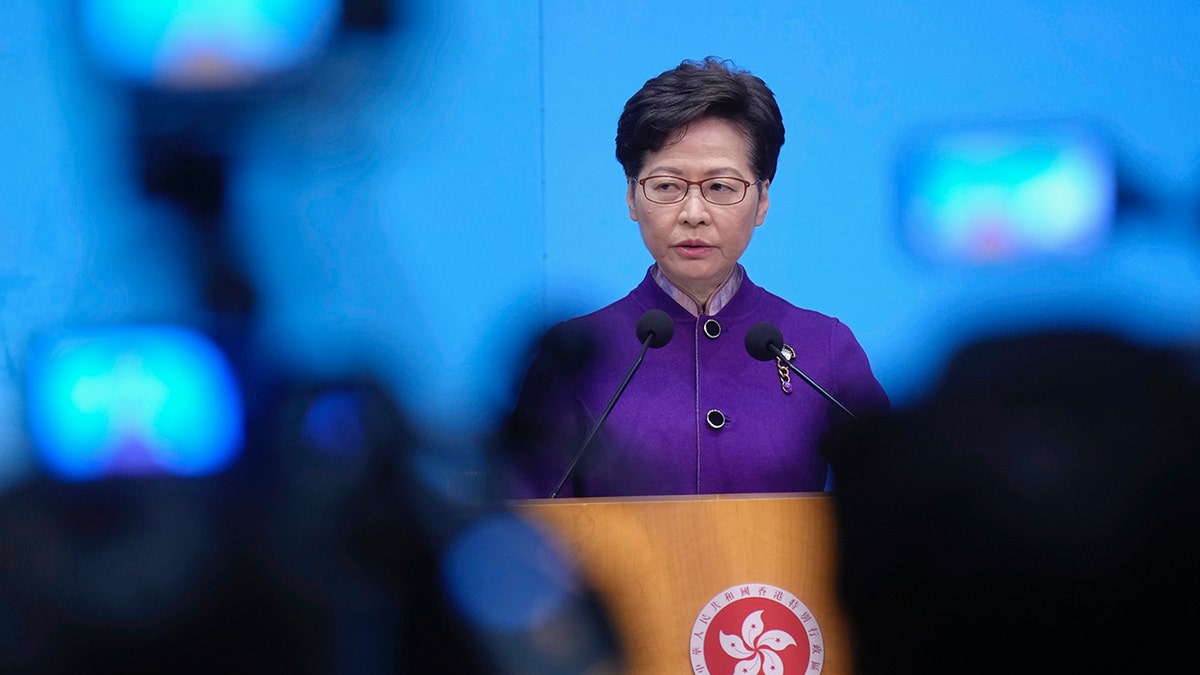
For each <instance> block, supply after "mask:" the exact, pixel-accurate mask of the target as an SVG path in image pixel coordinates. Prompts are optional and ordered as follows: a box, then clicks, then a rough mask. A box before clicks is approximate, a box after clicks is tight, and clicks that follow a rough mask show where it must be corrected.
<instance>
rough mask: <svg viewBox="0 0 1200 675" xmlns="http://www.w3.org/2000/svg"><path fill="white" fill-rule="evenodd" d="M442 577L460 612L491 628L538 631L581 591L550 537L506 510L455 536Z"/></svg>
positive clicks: (474, 524)
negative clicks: (505, 512)
mask: <svg viewBox="0 0 1200 675" xmlns="http://www.w3.org/2000/svg"><path fill="white" fill-rule="evenodd" d="M442 576H443V579H444V581H445V584H446V589H447V591H448V592H449V595H450V597H451V599H453V600H454V602H455V604H456V605H457V606H458V608H459V610H460V611H461V612H462V613H463V614H464V615H465V616H466V617H467V618H468V619H469V620H470V621H471V622H472V624H474V625H475V626H476V627H478V628H481V629H484V630H491V631H503V632H522V631H531V630H535V629H536V628H538V627H539V626H540V625H541V624H542V623H544V622H545V621H547V620H549V619H550V618H552V617H554V616H555V615H556V614H558V613H559V612H561V611H562V610H563V609H564V607H566V605H567V604H568V602H569V601H570V599H571V597H572V595H574V594H575V593H576V592H577V591H578V589H577V587H576V584H577V579H576V578H575V570H574V568H573V566H572V565H571V564H570V562H569V561H568V559H567V558H566V557H565V556H564V555H563V554H562V553H561V552H560V551H559V550H558V549H557V548H556V547H555V546H554V545H552V543H551V541H550V540H549V539H547V538H546V537H545V536H544V535H542V534H541V533H540V532H538V531H537V530H536V529H535V528H534V527H533V526H532V525H530V524H529V523H528V522H526V521H524V520H522V519H520V518H518V517H516V516H513V515H509V514H503V513H496V514H492V515H489V516H486V517H484V518H481V519H480V520H478V521H477V522H475V523H472V524H471V525H470V526H469V527H468V528H466V529H465V530H464V531H463V532H462V533H460V534H459V535H458V536H457V537H456V538H455V540H454V541H453V542H452V543H451V545H450V546H449V547H448V548H447V550H446V553H445V555H444V557H443V560H442Z"/></svg>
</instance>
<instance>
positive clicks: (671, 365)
mask: <svg viewBox="0 0 1200 675" xmlns="http://www.w3.org/2000/svg"><path fill="white" fill-rule="evenodd" d="M783 139H784V129H783V118H782V116H781V114H780V112H779V107H778V105H777V104H776V102H775V97H774V94H772V93H771V90H770V89H768V88H767V86H766V84H765V83H764V82H763V81H762V80H761V79H759V78H758V77H755V76H754V75H751V74H750V73H748V72H745V71H740V70H737V69H735V68H733V67H731V66H730V65H729V64H728V63H726V62H723V61H720V60H718V59H715V58H712V57H710V58H708V59H707V60H705V61H704V62H691V61H685V62H683V63H682V64H680V65H679V67H677V68H674V69H672V70H669V71H667V72H665V73H663V74H661V75H659V76H658V77H656V78H653V79H651V80H649V81H648V82H646V84H645V85H644V86H643V87H642V88H641V90H639V91H638V92H637V93H636V94H635V95H634V96H633V97H632V98H631V99H629V101H628V102H627V103H626V104H625V109H624V111H623V112H622V114H621V118H620V120H619V122H618V124H617V159H618V161H620V163H621V165H622V167H623V168H624V169H625V176H626V178H627V180H628V188H627V190H626V193H625V201H626V203H627V204H628V206H629V217H630V218H632V219H633V220H634V221H636V222H637V223H638V226H639V228H640V229H641V234H642V240H643V241H644V242H645V245H646V248H647V249H648V250H649V252H650V254H651V255H652V256H653V258H654V264H653V265H652V266H651V267H650V269H649V270H648V271H647V273H646V277H645V278H644V279H643V281H642V283H641V284H640V285H639V286H638V287H637V288H635V289H634V290H633V291H632V292H631V293H630V294H629V295H627V296H626V297H624V298H623V299H621V300H618V301H617V302H615V303H613V304H611V305H609V306H607V307H604V308H603V309H600V310H599V311H596V312H594V313H592V314H588V315H586V316H582V317H578V318H575V319H572V320H570V321H567V322H565V323H564V324H560V325H559V326H556V327H555V328H554V329H553V330H552V331H551V332H550V334H549V336H548V338H549V339H548V340H547V342H545V343H544V344H543V348H542V351H541V352H540V353H539V355H538V358H537V359H536V360H535V362H534V364H533V366H532V367H531V369H530V372H529V374H528V375H527V376H526V381H525V385H524V387H523V390H522V394H521V397H520V400H519V403H518V406H517V410H516V412H515V414H514V416H513V421H514V424H512V425H511V427H510V432H511V433H510V440H512V441H513V443H512V449H513V451H514V457H513V460H514V464H515V466H516V469H517V471H516V474H517V486H516V488H515V492H516V493H517V494H519V495H521V496H526V497H546V496H549V495H550V494H551V492H552V491H553V490H554V488H555V486H556V485H557V484H558V483H559V482H560V480H561V479H562V477H563V476H564V475H565V473H566V472H567V469H568V467H569V466H570V464H571V460H572V458H573V457H574V456H575V455H576V451H577V450H578V449H579V448H580V447H581V442H582V440H583V439H584V437H585V435H586V434H587V431H588V430H589V429H591V427H592V426H593V425H594V424H595V423H596V420H597V419H598V418H599V417H600V415H601V414H602V413H603V411H604V409H605V408H606V406H607V405H608V402H609V400H610V399H611V398H612V396H613V395H614V393H615V392H616V391H617V389H618V387H619V386H620V384H621V381H622V380H623V379H624V377H625V375H626V374H627V373H628V372H629V370H630V368H631V366H632V365H633V364H634V362H635V360H636V359H637V357H638V354H639V352H640V351H641V350H642V343H641V342H640V341H639V340H638V339H637V334H636V324H637V322H638V319H639V317H641V316H642V315H643V313H645V312H646V311H648V310H651V309H660V310H663V311H665V312H667V313H668V314H669V315H670V317H671V320H672V321H673V323H674V337H673V338H672V339H671V341H670V342H669V343H668V344H666V345H665V346H663V347H661V348H659V349H654V350H651V351H650V352H649V353H647V354H646V357H645V360H644V361H643V362H642V365H641V367H640V370H639V371H638V372H637V374H636V375H635V376H634V378H633V379H632V380H631V381H630V383H629V385H628V388H627V389H626V390H625V391H624V393H623V395H622V396H621V398H620V400H618V401H617V403H616V405H615V406H614V407H613V409H612V412H611V414H610V416H609V417H608V418H607V420H606V421H605V422H604V424H603V425H602V427H601V428H600V430H599V431H598V433H597V434H596V436H595V437H594V438H593V439H592V440H591V442H590V443H589V444H588V446H587V449H586V452H585V454H584V455H583V456H582V459H581V461H580V462H579V464H578V465H577V466H576V467H575V468H574V469H573V471H572V472H571V476H570V478H569V479H568V480H567V481H566V482H565V484H564V486H563V489H562V491H561V493H559V494H560V495H562V496H604V495H676V494H711V493H733V492H799V491H815V490H821V489H823V488H824V487H825V485H826V479H827V467H826V463H825V460H824V458H823V457H822V456H821V454H820V452H819V450H818V446H819V442H820V439H821V437H822V435H823V434H824V433H825V431H826V430H827V429H828V428H829V425H830V424H831V423H836V422H838V421H839V420H840V417H839V416H846V413H845V412H844V411H842V410H840V409H838V408H837V407H835V406H833V405H831V404H830V403H828V402H827V401H826V399H824V398H823V397H821V396H820V395H819V394H818V393H816V392H815V391H814V390H812V389H810V388H809V387H808V386H807V385H806V384H805V383H804V382H803V381H801V379H800V378H799V377H793V376H792V375H790V374H789V371H788V369H787V368H786V367H785V366H784V364H782V362H779V363H777V362H775V361H768V362H762V361H758V360H755V359H754V358H752V357H751V356H750V355H749V354H748V353H747V351H746V347H745V342H744V340H745V336H746V333H747V331H748V330H749V329H750V328H751V327H752V326H754V325H755V324H757V323H759V322H763V321H766V322H770V323H771V324H774V325H775V326H777V327H778V328H779V329H780V331H781V332H782V334H783V336H784V340H785V342H786V345H787V346H786V347H785V348H784V349H783V351H784V352H785V353H788V354H794V356H793V358H792V360H793V363H794V364H796V365H797V366H798V367H799V368H800V369H801V370H802V371H804V372H805V373H806V374H808V375H809V376H810V377H811V378H812V379H813V380H815V381H816V382H817V383H819V384H821V385H822V386H823V388H824V389H825V390H826V391H828V392H829V393H830V394H832V395H833V396H834V397H835V398H836V399H838V400H839V401H840V402H841V403H842V404H844V405H845V406H846V408H848V409H849V410H851V411H855V412H856V413H866V412H870V411H871V410H873V409H877V408H880V407H883V406H886V405H887V397H886V395H885V394H884V392H883V389H882V388H881V387H880V386H879V383H878V382H876V380H875V377H874V376H873V375H872V373H871V369H870V365H869V364H868V362H867V358H866V355H865V354H864V353H863V350H862V348H861V347H860V346H859V345H858V342H857V341H856V340H855V339H854V336H853V335H852V334H851V332H850V330H849V329H848V328H846V326H844V325H842V324H841V323H839V322H838V321H837V320H836V319H833V318H830V317H827V316H824V315H821V314H818V313H817V312H813V311H809V310H805V309H800V308H798V307H795V306H793V305H791V304H789V303H788V302H786V301H784V300H782V299H781V298H779V297H777V296H775V295H772V294H771V293H768V292H767V291H765V290H763V289H762V288H759V287H758V286H756V285H755V284H754V283H753V282H751V281H750V278H749V277H748V276H747V275H746V272H745V270H744V269H743V268H742V266H741V265H740V264H738V260H739V258H741V255H742V253H743V252H744V251H745V250H746V247H747V245H748V244H749V243H750V237H751V235H752V234H753V232H754V229H755V228H756V227H758V226H759V225H761V224H762V223H763V221H764V220H765V219H766V216H767V209H768V207H769V205H770V197H769V191H770V187H771V181H772V180H773V179H774V177H775V167H776V163H777V160H778V158H779V149H780V147H781V146H782V145H783ZM580 336H583V337H584V340H583V342H585V343H587V344H588V345H589V349H588V358H587V359H586V361H585V362H581V360H580V359H574V358H566V359H565V360H564V359H563V358H562V357H563V354H564V353H572V350H570V349H564V348H563V345H570V344H577V343H579V342H580V340H579V338H580ZM575 352H578V350H575Z"/></svg>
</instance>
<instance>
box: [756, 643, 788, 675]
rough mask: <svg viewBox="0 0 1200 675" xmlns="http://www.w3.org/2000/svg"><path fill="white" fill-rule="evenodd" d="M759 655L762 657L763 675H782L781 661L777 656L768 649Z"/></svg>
mask: <svg viewBox="0 0 1200 675" xmlns="http://www.w3.org/2000/svg"><path fill="white" fill-rule="evenodd" d="M759 653H760V654H762V657H763V665H762V672H763V675H783V659H781V658H779V655H778V654H776V653H775V652H773V651H771V650H769V649H764V650H763V651H761V652H759Z"/></svg>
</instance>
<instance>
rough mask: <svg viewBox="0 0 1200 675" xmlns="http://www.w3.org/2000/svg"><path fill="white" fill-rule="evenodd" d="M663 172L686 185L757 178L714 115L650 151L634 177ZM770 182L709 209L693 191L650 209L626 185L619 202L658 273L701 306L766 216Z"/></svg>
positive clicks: (739, 140)
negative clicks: (716, 179) (636, 227)
mask: <svg viewBox="0 0 1200 675" xmlns="http://www.w3.org/2000/svg"><path fill="white" fill-rule="evenodd" d="M664 175H665V176H678V177H680V178H684V179H687V180H691V181H700V180H704V179H705V178H712V177H714V176H732V177H734V178H741V179H742V180H745V181H748V182H751V183H753V182H754V181H755V180H757V178H758V177H757V176H755V175H754V171H753V169H752V168H751V164H750V148H749V144H748V143H747V141H746V139H745V137H744V136H743V135H742V133H741V131H739V130H738V128H737V127H736V126H734V125H733V124H732V123H730V122H728V121H726V120H723V119H717V118H708V119H703V120H700V121H699V122H695V123H694V124H691V125H689V126H688V128H687V133H685V134H684V135H683V136H682V137H680V138H679V139H678V140H675V141H674V142H671V143H668V144H667V145H664V146H663V147H662V148H661V149H660V150H658V151H657V152H651V153H648V154H647V155H646V161H645V162H644V163H643V168H642V172H641V175H639V176H634V178H637V179H641V178H645V177H647V176H664ZM769 183H770V181H763V182H762V185H761V189H760V188H759V187H758V186H754V185H751V186H750V187H749V188H748V189H747V191H746V198H745V199H743V200H742V201H741V202H740V203H738V204H732V205H728V206H720V205H716V204H710V203H709V202H708V201H707V200H705V199H704V197H703V196H702V195H701V194H700V188H699V186H691V187H689V189H688V192H687V196H686V197H684V199H683V201H681V202H677V203H675V204H656V203H654V202H651V201H649V200H647V199H646V196H645V194H644V193H643V192H642V186H641V185H638V184H637V183H630V185H629V190H628V191H627V192H626V195H625V201H626V202H627V203H628V204H629V217H630V218H632V219H633V220H635V221H637V223H638V225H639V227H640V228H641V231H642V241H644V242H645V244H646V248H647V249H649V251H650V255H652V256H654V260H655V261H656V262H657V263H658V266H659V269H661V270H662V272H663V274H665V275H666V276H667V279H669V280H670V281H671V283H673V284H675V285H676V286H677V287H679V288H680V289H682V290H683V291H685V292H686V293H687V294H688V295H690V296H692V298H694V299H695V300H696V301H697V302H699V303H701V305H703V304H704V303H706V302H707V301H708V298H709V297H710V296H711V295H712V293H713V292H714V291H715V290H716V289H717V288H718V287H720V285H721V284H723V283H724V282H725V280H726V279H727V278H729V273H730V271H732V270H733V266H734V265H736V264H737V261H738V258H741V257H742V252H743V251H745V250H746V246H747V245H749V243H750V235H751V234H753V233H754V228H756V227H758V226H759V225H762V222H763V219H764V218H766V216H767V206H768V204H769V202H770V200H769V199H768V197H767V187H768V186H769Z"/></svg>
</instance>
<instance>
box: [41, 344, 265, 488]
mask: <svg viewBox="0 0 1200 675" xmlns="http://www.w3.org/2000/svg"><path fill="white" fill-rule="evenodd" d="M26 377H27V382H26V412H27V417H28V424H29V432H30V436H31V438H32V440H33V444H34V447H35V450H36V452H37V455H38V458H39V460H40V462H41V465H42V466H43V467H44V468H45V470H46V471H48V472H49V473H50V474H51V475H53V476H55V477H57V478H59V479H63V480H68V481H84V480H96V479H101V478H105V477H109V476H117V475H176V476H203V475H208V474H213V473H216V472H219V471H221V470H222V469H225V468H226V467H228V466H229V465H230V464H231V463H233V462H234V461H235V460H236V459H237V457H238V455H239V454H240V453H241V450H242V445H243V439H244V424H243V410H242V397H241V393H240V390H239V386H238V381H237V378H236V376H235V374H234V372H233V369H232V367H231V366H230V364H229V362H228V361H227V359H226V358H225V356H224V355H223V354H222V353H221V351H220V350H218V349H217V348H216V346H215V345H214V344H213V343H212V342H211V341H210V340H208V338H206V337H205V336H203V335H202V334H200V333H198V332H195V331H193V330H190V329H187V328H183V327H176V326H123V327H103V328H90V329H83V330H78V331H72V332H63V333H61V334H58V335H54V336H45V337H42V338H39V339H37V340H35V341H34V342H33V343H32V344H31V347H30V354H29V361H28V364H27V368H26Z"/></svg>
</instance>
